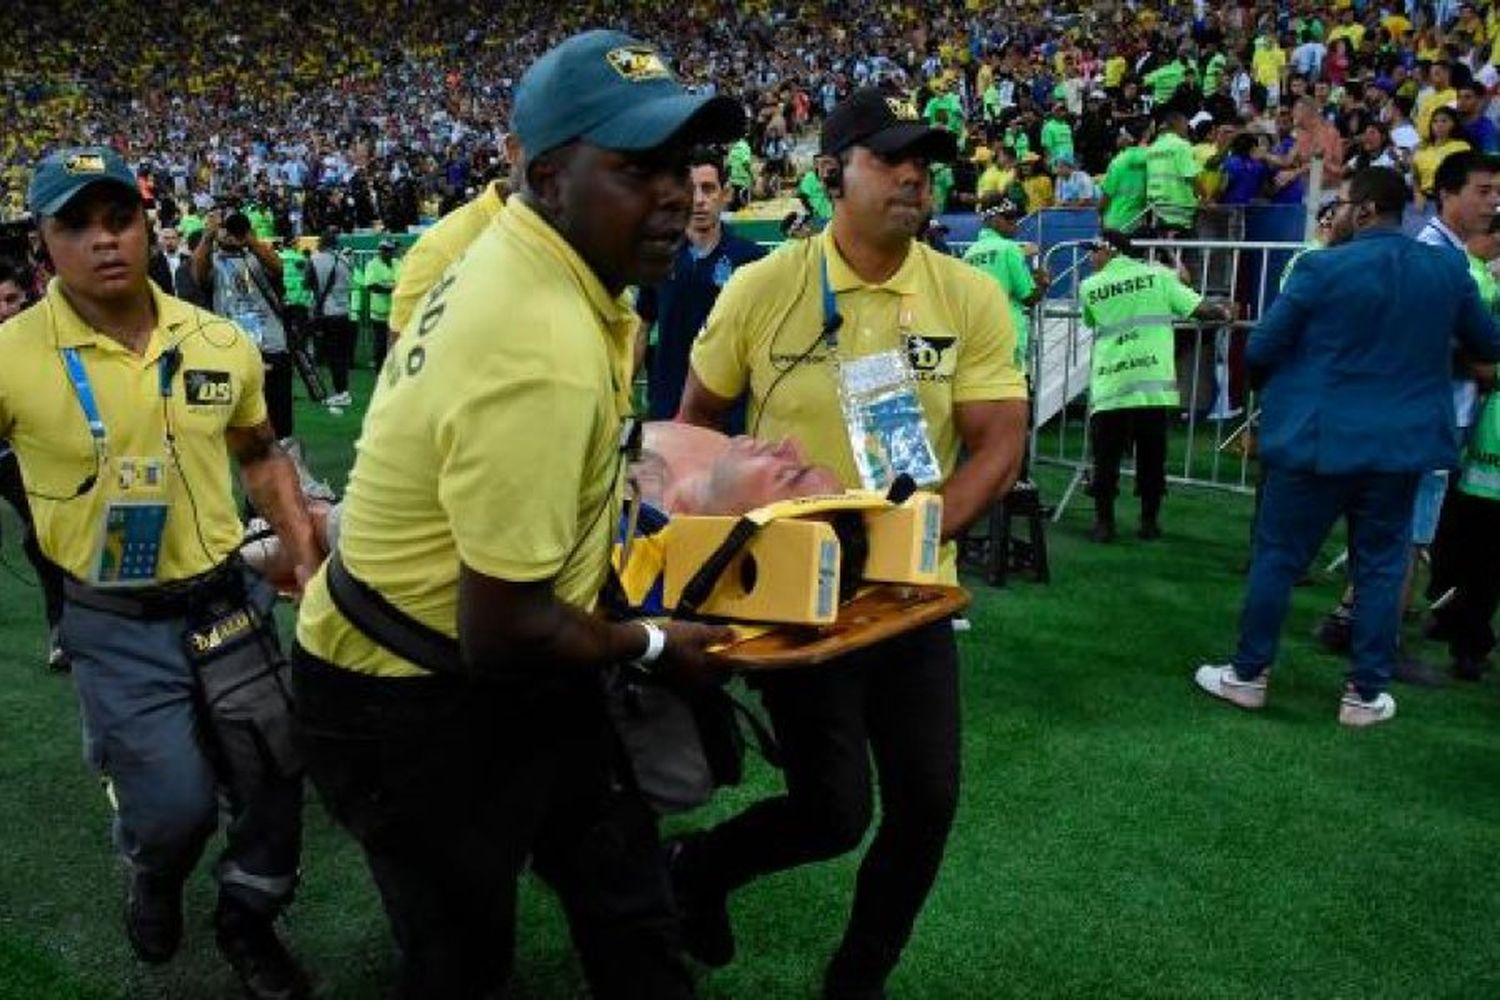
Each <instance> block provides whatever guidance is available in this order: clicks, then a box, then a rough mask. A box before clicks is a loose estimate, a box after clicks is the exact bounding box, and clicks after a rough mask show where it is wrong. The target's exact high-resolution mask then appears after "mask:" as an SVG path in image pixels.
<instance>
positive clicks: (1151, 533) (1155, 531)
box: [1135, 518, 1161, 542]
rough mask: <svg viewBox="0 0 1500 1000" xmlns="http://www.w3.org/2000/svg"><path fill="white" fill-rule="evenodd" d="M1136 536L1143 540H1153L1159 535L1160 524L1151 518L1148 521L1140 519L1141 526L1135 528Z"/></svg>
mask: <svg viewBox="0 0 1500 1000" xmlns="http://www.w3.org/2000/svg"><path fill="white" fill-rule="evenodd" d="M1135 535H1136V537H1137V538H1139V539H1141V540H1142V541H1145V542H1153V541H1155V540H1156V539H1158V538H1160V537H1161V525H1160V524H1158V523H1157V522H1156V520H1155V519H1154V518H1153V519H1152V520H1150V521H1142V522H1141V526H1140V527H1139V528H1137V529H1136V532H1135Z"/></svg>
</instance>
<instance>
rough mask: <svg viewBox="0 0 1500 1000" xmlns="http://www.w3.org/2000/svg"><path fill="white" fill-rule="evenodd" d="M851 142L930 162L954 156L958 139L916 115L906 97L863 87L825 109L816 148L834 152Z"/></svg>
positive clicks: (829, 153) (824, 152)
mask: <svg viewBox="0 0 1500 1000" xmlns="http://www.w3.org/2000/svg"><path fill="white" fill-rule="evenodd" d="M851 146H864V147H865V148H866V149H868V150H870V152H872V153H875V154H877V155H879V156H885V157H889V156H894V155H896V154H897V153H910V154H915V155H919V156H923V157H925V158H927V159H928V160H932V161H934V162H939V163H943V162H948V161H951V160H954V159H957V157H958V139H957V138H955V137H954V135H953V133H952V132H949V131H948V130H947V129H943V128H932V127H931V126H930V125H928V124H927V123H926V122H924V121H922V119H921V118H920V117H918V116H917V111H916V108H914V107H912V105H911V103H910V102H909V101H906V100H903V99H902V98H899V97H890V96H887V95H886V94H884V93H882V92H881V91H879V90H876V89H875V88H873V87H867V88H865V89H863V90H856V91H855V92H854V93H853V94H850V95H849V97H848V98H847V99H846V100H845V101H844V102H843V103H842V104H840V105H838V106H837V107H835V108H834V109H833V111H832V112H830V113H829V115H828V118H827V120H826V121H824V122H823V135H822V139H821V142H820V143H819V150H818V151H819V152H820V153H821V154H822V155H824V156H837V155H838V154H840V153H842V152H843V151H844V150H846V149H848V148H849V147H851Z"/></svg>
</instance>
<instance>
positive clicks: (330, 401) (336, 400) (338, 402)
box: [324, 391, 354, 406]
mask: <svg viewBox="0 0 1500 1000" xmlns="http://www.w3.org/2000/svg"><path fill="white" fill-rule="evenodd" d="M324 403H325V404H326V405H328V406H352V405H354V397H352V396H350V395H349V393H348V392H347V391H345V392H336V393H334V394H333V395H332V396H329V397H328V398H327V399H326V400H324Z"/></svg>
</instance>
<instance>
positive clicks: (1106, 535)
mask: <svg viewBox="0 0 1500 1000" xmlns="http://www.w3.org/2000/svg"><path fill="white" fill-rule="evenodd" d="M1114 540H1115V526H1114V525H1113V524H1110V523H1108V522H1107V521H1095V522H1094V526H1093V527H1092V528H1090V529H1089V541H1091V542H1112V541H1114Z"/></svg>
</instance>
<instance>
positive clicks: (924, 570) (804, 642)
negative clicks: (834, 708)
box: [621, 491, 968, 667]
mask: <svg viewBox="0 0 1500 1000" xmlns="http://www.w3.org/2000/svg"><path fill="white" fill-rule="evenodd" d="M844 511H857V512H859V513H860V515H861V517H862V519H863V521H864V528H865V535H866V539H867V543H868V550H869V551H868V555H867V557H866V561H865V567H864V574H863V580H864V582H865V583H866V584H869V586H865V587H863V588H862V589H861V590H860V592H859V593H858V594H857V595H856V596H855V597H854V598H853V599H852V600H851V601H849V602H848V603H846V604H844V605H842V606H841V605H840V603H839V593H840V567H841V563H842V550H841V546H840V543H839V539H838V536H837V534H836V533H835V532H834V529H833V525H832V524H830V523H829V521H828V518H830V517H831V516H832V515H834V514H837V513H840V512H844ZM746 522H752V523H753V524H754V526H755V530H754V534H753V535H751V536H750V538H749V541H748V542H746V543H745V544H744V546H743V547H742V548H741V549H740V550H739V551H738V553H737V554H736V555H734V556H733V558H732V559H731V560H730V561H729V562H728V563H727V564H726V566H725V568H724V570H723V572H722V573H720V575H719V577H718V580H717V582H716V583H715V584H714V586H713V588H712V589H711V590H710V591H709V592H708V594H707V596H706V597H705V598H703V599H702V600H701V601H699V603H698V606H697V608H696V609H695V610H696V613H697V614H700V615H705V616H709V617H713V618H720V619H728V620H731V621H734V622H745V623H759V624H761V625H770V626H775V627H772V628H765V627H761V628H754V627H751V628H739V629H738V631H739V634H740V639H739V641H737V642H736V643H734V644H732V645H731V646H729V647H727V648H726V649H724V650H722V651H721V655H722V656H723V657H724V658H726V659H728V660H730V661H733V662H735V663H736V664H737V665H740V666H751V667H773V666H798V665H809V664H813V663H818V662H822V661H823V660H826V659H830V658H832V657H834V656H838V655H842V654H844V653H847V652H850V651H852V650H854V649H858V648H861V647H863V646H866V645H869V644H870V643H872V642H876V641H879V640H880V639H883V638H887V637H889V636H891V635H895V634H898V633H900V632H903V631H906V630H908V629H910V628H914V627H916V626H918V625H921V624H925V623H927V622H930V621H934V620H936V619H938V618H940V617H944V616H946V615H949V614H952V613H953V612H955V611H957V610H959V609H961V608H962V607H964V606H965V605H966V604H967V603H968V598H967V595H966V594H965V593H964V592H963V591H962V590H960V589H958V588H956V587H943V586H939V585H938V583H937V581H938V567H939V555H940V548H941V541H942V537H941V536H942V522H943V501H942V498H941V497H939V496H938V495H936V494H933V493H921V492H918V493H914V494H913V495H912V496H910V497H909V498H908V499H907V500H906V501H905V502H903V503H900V504H893V503H891V502H890V501H889V500H887V499H886V497H885V495H884V494H881V493H877V492H871V491H851V492H849V493H845V494H841V495H837V496H822V497H806V498H802V499H798V500H789V501H784V502H782V503H777V504H772V505H770V506H769V507H764V508H761V509H759V510H756V511H752V512H750V513H749V514H747V515H745V516H744V517H698V516H689V515H676V516H674V517H673V518H672V520H671V522H670V523H669V524H668V525H667V526H666V527H665V528H664V529H662V531H661V532H659V533H658V534H657V535H655V536H652V538H651V539H649V540H647V539H642V540H638V541H647V542H649V543H650V544H648V545H646V546H644V547H643V548H642V550H641V552H640V556H641V557H643V558H644V560H645V561H646V562H649V563H654V564H655V566H656V568H657V571H658V572H660V574H661V580H662V603H663V605H664V606H665V607H667V608H668V609H673V610H676V609H678V608H679V605H680V604H681V603H682V599H683V591H684V589H685V588H687V587H688V585H689V583H690V581H692V579H693V578H694V577H695V576H696V575H697V574H698V572H699V570H700V569H701V568H702V567H703V566H704V565H705V563H706V562H707V561H708V560H709V559H711V558H712V557H713V556H714V554H715V553H716V552H718V551H719V549H720V548H721V546H723V545H724V543H725V541H726V540H727V539H729V537H730V535H731V534H732V533H733V532H734V531H735V530H736V529H737V528H740V530H743V526H744V525H745V523H746ZM630 561H631V562H632V563H635V562H636V561H637V560H636V557H635V556H632V558H631V560H630ZM633 570H638V567H635V566H632V567H627V568H626V570H625V572H622V573H621V577H622V579H623V580H625V581H626V590H627V592H629V591H632V590H637V589H639V588H638V585H632V583H631V580H632V579H636V580H644V579H645V575H644V574H641V573H639V572H638V571H636V572H632V571H633ZM651 575H653V576H654V573H653V574H651Z"/></svg>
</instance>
